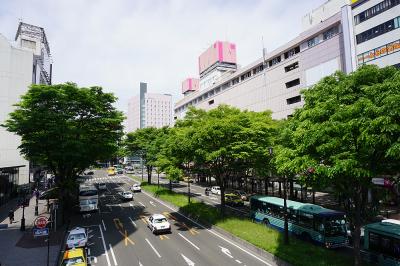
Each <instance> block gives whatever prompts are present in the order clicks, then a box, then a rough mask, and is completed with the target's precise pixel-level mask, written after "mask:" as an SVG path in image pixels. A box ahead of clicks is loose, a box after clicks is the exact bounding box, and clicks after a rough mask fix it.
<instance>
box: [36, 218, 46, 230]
mask: <svg viewBox="0 0 400 266" xmlns="http://www.w3.org/2000/svg"><path fill="white" fill-rule="evenodd" d="M48 221H49V219H48V218H47V217H45V216H39V217H37V218H36V219H35V226H36V228H39V229H42V228H45V227H46V225H47V223H48Z"/></svg>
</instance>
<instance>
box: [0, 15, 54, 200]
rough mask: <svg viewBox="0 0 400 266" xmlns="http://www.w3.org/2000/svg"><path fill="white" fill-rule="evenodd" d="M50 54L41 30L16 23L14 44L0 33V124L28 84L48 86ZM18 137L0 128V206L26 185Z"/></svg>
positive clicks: (27, 169)
mask: <svg viewBox="0 0 400 266" xmlns="http://www.w3.org/2000/svg"><path fill="white" fill-rule="evenodd" d="M50 73H51V55H50V49H49V45H48V43H47V39H46V35H45V32H44V30H43V28H40V27H36V26H33V25H29V24H26V23H20V24H19V27H18V31H17V34H16V37H15V43H12V42H10V41H9V40H7V39H6V38H5V37H4V36H3V35H1V34H0V123H4V122H5V120H7V119H8V114H9V113H10V112H12V111H13V110H14V109H15V106H14V104H16V103H18V102H19V101H20V99H21V96H22V95H23V94H25V93H26V92H27V90H28V87H29V85H31V84H38V83H42V84H50V83H51V74H50ZM20 144H21V138H20V137H19V136H17V135H15V134H13V133H10V132H8V131H7V130H6V129H5V128H3V127H0V205H1V204H2V203H4V202H6V201H7V200H8V199H9V198H10V197H11V196H12V194H13V193H15V188H16V186H18V185H23V184H27V183H29V182H30V163H29V161H27V160H26V159H25V158H23V157H22V156H21V154H20V152H19V149H18V146H19V145H20Z"/></svg>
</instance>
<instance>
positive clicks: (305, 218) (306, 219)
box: [298, 212, 314, 228]
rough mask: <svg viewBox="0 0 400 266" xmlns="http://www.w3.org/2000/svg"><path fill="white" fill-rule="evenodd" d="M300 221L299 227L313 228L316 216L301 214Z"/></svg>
mask: <svg viewBox="0 0 400 266" xmlns="http://www.w3.org/2000/svg"><path fill="white" fill-rule="evenodd" d="M298 219H299V225H301V226H303V227H306V228H313V219H314V216H313V215H312V214H309V213H305V212H299V216H298Z"/></svg>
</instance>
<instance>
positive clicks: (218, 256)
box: [71, 171, 276, 266]
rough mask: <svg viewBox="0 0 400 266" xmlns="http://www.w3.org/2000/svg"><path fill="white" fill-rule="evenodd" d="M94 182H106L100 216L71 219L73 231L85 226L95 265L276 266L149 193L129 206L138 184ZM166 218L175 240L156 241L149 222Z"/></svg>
mask: <svg viewBox="0 0 400 266" xmlns="http://www.w3.org/2000/svg"><path fill="white" fill-rule="evenodd" d="M90 182H93V183H96V182H106V183H107V191H105V192H104V193H102V194H101V195H100V211H99V212H98V213H92V214H88V215H82V214H79V215H76V216H74V217H71V222H72V223H71V227H73V226H84V227H86V228H87V229H88V232H89V237H90V239H89V246H88V257H89V260H90V261H91V265H96V266H97V265H99V266H117V265H138V266H147V265H149V266H153V265H173V266H175V265H188V266H193V265H205V266H209V265H219V266H221V265H238V266H244V265H247V266H250V265H251V266H253V265H276V264H275V263H274V262H271V261H269V260H268V259H267V258H264V257H261V256H260V255H256V254H254V253H252V252H251V251H249V250H247V249H246V248H245V247H243V246H241V245H240V244H238V243H236V242H234V241H233V240H231V239H227V238H225V237H224V236H222V235H221V234H219V233H217V232H215V231H214V230H211V229H207V228H204V227H202V226H201V225H199V224H196V223H195V222H192V221H190V220H188V219H187V218H185V217H183V216H181V215H180V214H178V213H177V212H176V211H175V210H173V209H171V208H169V207H168V206H166V205H164V203H163V202H161V201H159V200H158V199H156V198H153V197H152V196H151V195H149V194H147V193H146V192H139V193H135V197H134V200H133V201H131V202H123V201H121V200H120V199H119V198H118V196H117V192H118V191H122V190H128V189H129V187H130V186H131V185H132V184H134V183H135V182H134V181H133V180H132V179H131V178H129V177H127V176H124V175H120V176H114V177H106V173H105V171H96V172H95V176H94V177H93V178H92V180H91V181H90ZM154 213H162V214H164V215H166V216H167V217H168V218H169V221H170V222H171V225H172V233H171V234H162V235H154V234H153V233H152V232H151V231H150V230H149V229H148V228H147V224H146V222H145V217H146V216H149V215H150V214H154Z"/></svg>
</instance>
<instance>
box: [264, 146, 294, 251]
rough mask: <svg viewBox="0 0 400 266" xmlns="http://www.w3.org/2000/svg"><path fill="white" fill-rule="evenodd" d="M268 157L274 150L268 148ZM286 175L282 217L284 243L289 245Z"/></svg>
mask: <svg viewBox="0 0 400 266" xmlns="http://www.w3.org/2000/svg"><path fill="white" fill-rule="evenodd" d="M268 152H269V155H271V156H273V154H274V148H273V147H268ZM286 179H287V178H286V175H285V176H284V179H283V217H284V243H285V244H289V221H288V213H287V202H286V198H287V195H286Z"/></svg>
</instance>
